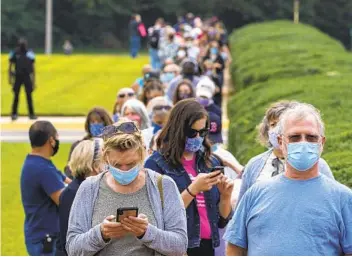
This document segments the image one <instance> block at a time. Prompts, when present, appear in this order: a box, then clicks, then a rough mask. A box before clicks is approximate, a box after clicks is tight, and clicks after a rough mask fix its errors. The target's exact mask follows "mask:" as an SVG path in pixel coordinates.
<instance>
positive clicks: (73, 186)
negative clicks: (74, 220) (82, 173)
mask: <svg viewBox="0 0 352 257" xmlns="http://www.w3.org/2000/svg"><path fill="white" fill-rule="evenodd" d="M83 181H84V178H74V179H73V180H72V182H71V183H70V184H69V185H68V186H67V187H66V188H65V190H64V191H63V192H62V193H61V195H60V204H59V220H60V238H59V240H58V242H57V251H56V255H58V256H62V255H67V252H66V234H67V229H68V219H69V217H70V211H71V206H72V203H73V200H74V199H75V196H76V193H77V191H78V188H79V186H80V185H81V183H82V182H83Z"/></svg>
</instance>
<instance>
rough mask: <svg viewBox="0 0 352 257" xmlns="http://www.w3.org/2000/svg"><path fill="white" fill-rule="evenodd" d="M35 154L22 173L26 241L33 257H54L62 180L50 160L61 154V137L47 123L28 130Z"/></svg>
mask: <svg viewBox="0 0 352 257" xmlns="http://www.w3.org/2000/svg"><path fill="white" fill-rule="evenodd" d="M29 139H30V142H31V146H32V152H31V153H30V154H28V155H27V157H26V159H25V161H24V164H23V167H22V173H21V196H22V203H23V207H24V212H25V223H24V230H25V241H26V247H27V251H28V253H29V254H30V255H55V249H56V247H55V244H56V241H57V236H58V233H59V214H58V208H57V206H58V205H59V197H60V194H61V192H62V190H63V189H64V187H65V186H64V183H63V176H62V174H61V173H60V172H58V170H57V169H56V167H55V165H54V164H53V163H52V161H51V160H50V159H51V157H52V156H54V155H55V154H56V153H57V151H58V150H59V140H58V134H57V131H56V129H55V127H54V126H53V125H52V124H51V123H50V122H48V121H37V122H35V123H33V125H32V126H31V127H30V129H29Z"/></svg>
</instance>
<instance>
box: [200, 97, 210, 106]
mask: <svg viewBox="0 0 352 257" xmlns="http://www.w3.org/2000/svg"><path fill="white" fill-rule="evenodd" d="M197 101H198V103H200V104H201V105H202V106H204V107H208V106H209V105H210V99H208V98H203V97H200V98H197Z"/></svg>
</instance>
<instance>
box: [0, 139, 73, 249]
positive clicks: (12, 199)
mask: <svg viewBox="0 0 352 257" xmlns="http://www.w3.org/2000/svg"><path fill="white" fill-rule="evenodd" d="M70 146H71V145H70V144H61V145H60V150H59V152H58V154H57V156H55V157H54V158H53V162H54V163H55V165H56V167H57V168H58V169H59V170H63V167H64V166H65V165H66V162H67V157H68V153H69V150H70ZM29 151H30V146H29V144H26V143H2V144H1V255H28V254H27V251H26V246H25V243H24V211H23V206H22V203H21V191H20V177H21V168H22V165H23V161H24V159H25V157H26V155H27V153H28V152H29Z"/></svg>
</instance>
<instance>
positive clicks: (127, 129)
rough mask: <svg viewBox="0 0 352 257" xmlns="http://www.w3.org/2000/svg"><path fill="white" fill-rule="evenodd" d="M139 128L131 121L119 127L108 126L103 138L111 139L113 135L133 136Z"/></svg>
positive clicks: (104, 130)
mask: <svg viewBox="0 0 352 257" xmlns="http://www.w3.org/2000/svg"><path fill="white" fill-rule="evenodd" d="M138 131H139V130H138V128H137V126H136V124H134V122H132V121H130V122H125V123H122V124H120V125H118V126H114V125H110V126H107V127H105V128H104V129H103V133H102V136H103V138H105V139H106V138H109V137H111V136H113V135H116V134H121V133H122V134H133V133H135V132H138Z"/></svg>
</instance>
